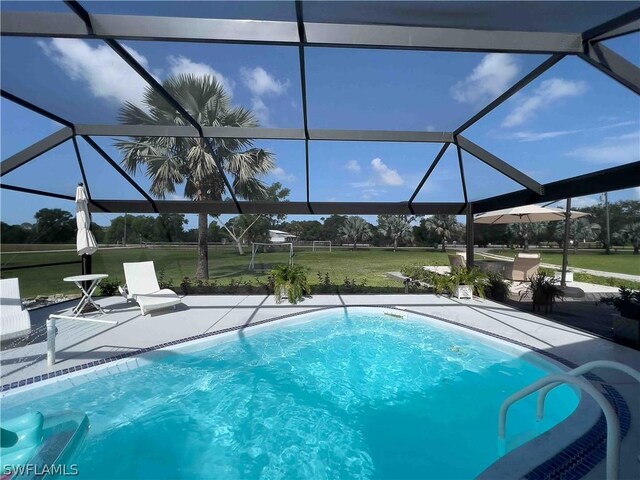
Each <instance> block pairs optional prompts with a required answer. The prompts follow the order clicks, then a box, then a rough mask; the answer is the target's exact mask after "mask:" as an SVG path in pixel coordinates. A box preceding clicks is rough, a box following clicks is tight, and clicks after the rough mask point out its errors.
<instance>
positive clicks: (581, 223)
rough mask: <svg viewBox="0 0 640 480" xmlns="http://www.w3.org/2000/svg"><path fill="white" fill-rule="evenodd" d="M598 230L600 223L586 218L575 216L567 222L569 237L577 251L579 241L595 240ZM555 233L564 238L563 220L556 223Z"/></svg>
mask: <svg viewBox="0 0 640 480" xmlns="http://www.w3.org/2000/svg"><path fill="white" fill-rule="evenodd" d="M598 232H600V225H598V224H597V223H591V222H590V221H589V220H587V219H586V218H577V219H575V220H571V221H570V223H569V238H571V239H572V240H573V249H574V252H577V251H578V246H579V245H580V242H591V241H593V240H595V239H596V238H597V236H598ZM556 235H557V236H558V237H560V238H563V239H564V222H558V224H557V225H556Z"/></svg>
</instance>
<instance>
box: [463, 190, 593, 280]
mask: <svg viewBox="0 0 640 480" xmlns="http://www.w3.org/2000/svg"><path fill="white" fill-rule="evenodd" d="M567 207H568V208H567V209H566V210H562V209H559V208H550V207H541V206H539V205H525V206H523V207H514V208H505V209H503V210H494V211H493V212H486V213H480V214H478V215H476V216H475V218H474V220H473V222H474V223H479V224H485V225H504V224H506V223H538V222H557V221H559V220H565V221H567V222H568V221H569V220H574V219H576V218H580V217H585V216H587V215H589V214H588V213H584V212H576V211H575V210H570V208H571V203H570V199H569V200H567ZM565 232H567V229H566V228H565ZM567 243H568V242H567V241H566V238H565V245H564V248H563V250H562V279H563V282H564V278H565V277H566V269H567V258H568V254H569V249H568V245H567Z"/></svg>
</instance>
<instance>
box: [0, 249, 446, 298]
mask: <svg viewBox="0 0 640 480" xmlns="http://www.w3.org/2000/svg"><path fill="white" fill-rule="evenodd" d="M93 257H94V258H93V271H94V272H95V273H108V274H109V276H110V280H114V279H117V280H119V281H120V282H122V283H124V274H123V271H122V263H123V262H136V261H144V260H153V261H154V262H155V264H156V269H157V270H162V271H164V274H165V278H166V279H171V280H172V284H173V285H179V284H180V282H181V281H182V279H183V278H184V277H193V276H194V274H195V271H196V261H197V256H196V250H195V248H193V247H182V248H181V247H161V248H128V249H101V250H98V252H97V253H96V254H95V255H94V256H93ZM0 258H1V262H2V267H3V271H2V278H7V277H18V278H20V288H21V293H22V296H23V297H33V296H35V295H45V294H47V295H48V294H54V293H78V290H77V288H76V287H75V285H73V284H69V283H66V282H63V281H62V278H63V277H65V276H70V275H78V274H79V273H80V265H79V264H74V265H63V266H54V267H43V268H32V269H23V270H9V271H6V270H4V268H6V267H9V266H16V265H29V264H38V263H52V262H64V261H73V260H78V256H77V255H76V254H75V252H73V251H72V252H46V253H20V254H15V253H10V252H6V251H3V253H2V255H1V257H0ZM287 259H288V256H287V254H284V253H281V252H273V253H268V254H263V255H262V256H258V258H257V264H258V266H264V267H265V268H266V269H268V268H270V266H272V265H274V264H277V263H285V262H286V261H287ZM249 260H250V254H245V255H244V256H240V255H238V253H237V252H236V250H235V249H234V248H233V247H211V248H210V249H209V268H210V275H211V279H216V281H217V282H218V283H219V284H228V283H229V282H230V281H231V280H238V281H244V280H253V279H255V278H256V277H262V278H263V279H264V278H265V277H266V274H265V273H263V272H257V273H256V272H250V271H249V270H248V268H247V267H248V265H249ZM294 262H295V263H297V264H300V265H304V266H305V267H307V269H308V276H309V280H310V282H311V284H312V285H314V284H317V283H318V282H319V280H318V277H317V274H318V273H322V274H323V275H324V273H325V272H327V273H329V276H330V278H331V281H332V282H333V283H334V284H342V283H343V281H344V279H345V277H348V278H349V279H351V280H356V281H358V282H360V281H362V280H366V282H367V283H366V284H367V285H368V286H372V287H398V288H399V287H402V284H401V282H400V281H399V280H396V279H393V278H389V277H387V276H386V273H387V272H390V271H399V270H400V268H401V267H402V266H403V265H406V264H413V263H420V264H423V265H447V264H448V259H447V256H446V254H444V253H442V252H435V251H428V250H426V249H425V250H423V249H408V250H400V251H398V252H393V251H391V250H386V249H371V250H356V251H355V252H353V251H351V250H348V249H338V248H334V250H333V252H332V253H329V252H327V251H324V252H315V253H314V252H312V251H311V250H310V249H296V251H295V257H294Z"/></svg>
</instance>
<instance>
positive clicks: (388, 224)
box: [378, 215, 414, 252]
mask: <svg viewBox="0 0 640 480" xmlns="http://www.w3.org/2000/svg"><path fill="white" fill-rule="evenodd" d="M413 220H414V217H409V216H407V215H378V229H379V230H380V232H381V233H382V234H383V235H385V236H387V237H389V238H390V239H391V242H392V245H393V251H394V252H395V251H397V250H398V241H400V240H410V239H411V237H412V233H413V231H412V228H411V222H413Z"/></svg>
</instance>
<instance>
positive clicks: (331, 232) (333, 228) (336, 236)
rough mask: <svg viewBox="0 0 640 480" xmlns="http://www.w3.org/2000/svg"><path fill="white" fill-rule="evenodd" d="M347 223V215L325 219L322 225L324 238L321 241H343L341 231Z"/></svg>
mask: <svg viewBox="0 0 640 480" xmlns="http://www.w3.org/2000/svg"><path fill="white" fill-rule="evenodd" d="M346 221H347V217H346V216H345V215H331V216H330V217H328V218H326V219H324V221H323V223H322V238H320V239H319V240H331V241H332V242H335V243H338V242H339V241H340V240H341V239H342V233H340V229H341V228H342V226H343V225H344V222H346Z"/></svg>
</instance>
